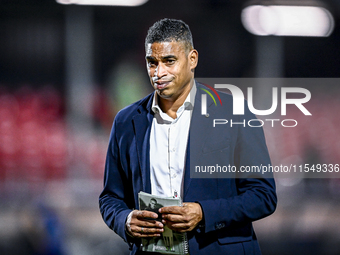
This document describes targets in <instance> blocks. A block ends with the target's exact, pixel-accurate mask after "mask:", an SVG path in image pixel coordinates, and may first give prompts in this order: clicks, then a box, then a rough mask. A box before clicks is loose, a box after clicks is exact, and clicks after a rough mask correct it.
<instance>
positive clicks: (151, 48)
mask: <svg viewBox="0 0 340 255" xmlns="http://www.w3.org/2000/svg"><path fill="white" fill-rule="evenodd" d="M181 52H183V53H184V52H185V49H184V44H183V43H182V42H177V41H171V42H154V43H149V44H147V46H146V56H152V55H157V56H166V55H177V54H180V53H181ZM176 53H177V54H176Z"/></svg>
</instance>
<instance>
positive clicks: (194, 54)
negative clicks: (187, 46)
mask: <svg viewBox="0 0 340 255" xmlns="http://www.w3.org/2000/svg"><path fill="white" fill-rule="evenodd" d="M188 58H189V63H190V69H191V70H193V69H195V68H196V66H197V64H198V51H197V50H195V49H193V50H191V51H190V52H189V55H188Z"/></svg>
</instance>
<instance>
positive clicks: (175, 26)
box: [145, 18, 194, 52]
mask: <svg viewBox="0 0 340 255" xmlns="http://www.w3.org/2000/svg"><path fill="white" fill-rule="evenodd" d="M173 41H176V42H183V43H184V47H185V50H186V52H189V51H190V50H192V49H193V48H194V43H193V40H192V34H191V31H190V28H189V26H188V25H187V24H186V23H185V22H184V21H182V20H177V19H167V18H166V19H161V20H159V21H157V22H155V23H154V24H153V25H152V26H151V27H150V28H149V30H148V34H147V36H146V38H145V49H146V48H147V45H148V44H150V43H151V44H152V43H154V42H173Z"/></svg>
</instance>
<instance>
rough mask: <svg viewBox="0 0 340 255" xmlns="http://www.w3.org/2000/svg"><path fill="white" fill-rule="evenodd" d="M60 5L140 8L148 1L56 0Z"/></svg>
mask: <svg viewBox="0 0 340 255" xmlns="http://www.w3.org/2000/svg"><path fill="white" fill-rule="evenodd" d="M56 1H57V3H59V4H79V5H112V6H139V5H142V4H145V3H146V2H147V1H148V0H56Z"/></svg>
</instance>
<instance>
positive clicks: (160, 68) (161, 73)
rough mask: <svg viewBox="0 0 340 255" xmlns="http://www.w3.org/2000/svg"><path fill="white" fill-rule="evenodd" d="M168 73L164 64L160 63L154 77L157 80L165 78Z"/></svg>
mask: <svg viewBox="0 0 340 255" xmlns="http://www.w3.org/2000/svg"><path fill="white" fill-rule="evenodd" d="M166 74H167V71H166V67H165V65H164V64H163V63H159V64H158V66H157V68H156V69H155V73H154V77H157V78H159V79H160V78H162V77H163V76H166Z"/></svg>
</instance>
